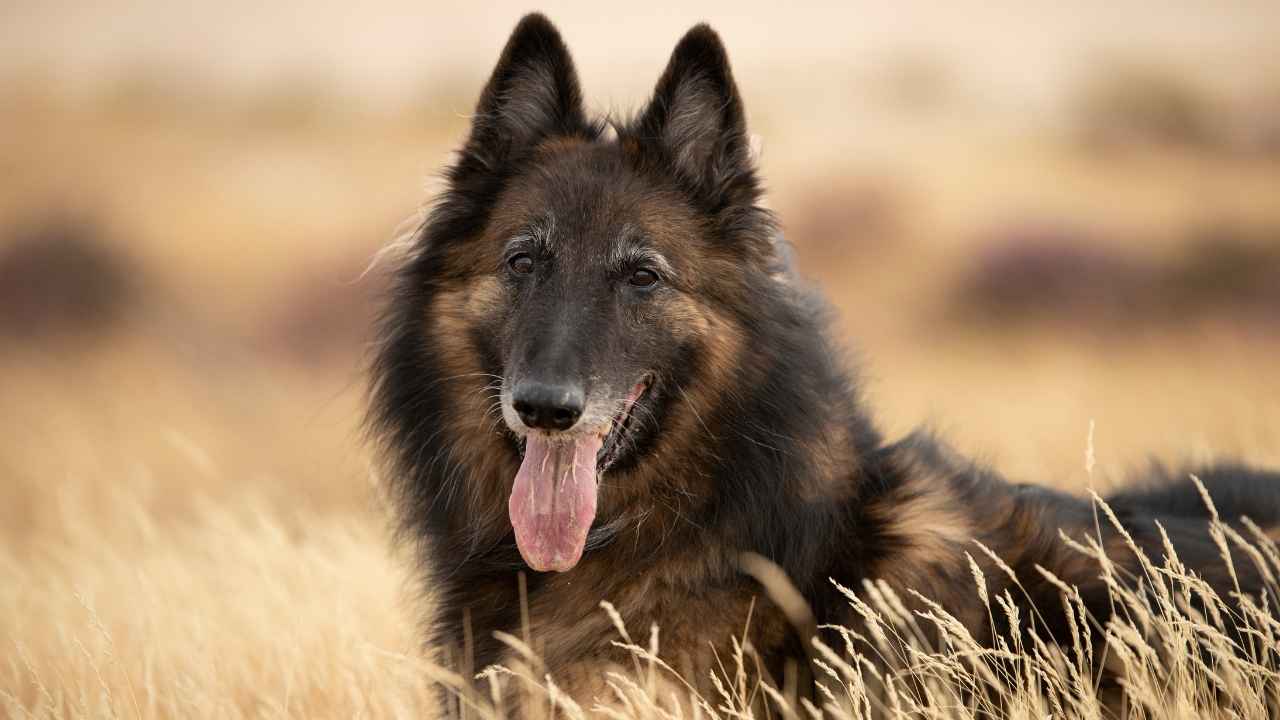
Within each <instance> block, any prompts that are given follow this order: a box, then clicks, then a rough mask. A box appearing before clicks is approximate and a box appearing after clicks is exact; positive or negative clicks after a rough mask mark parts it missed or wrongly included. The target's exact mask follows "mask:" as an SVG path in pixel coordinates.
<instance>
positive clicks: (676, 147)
mask: <svg viewBox="0 0 1280 720" xmlns="http://www.w3.org/2000/svg"><path fill="white" fill-rule="evenodd" d="M636 130H637V132H636V133H635V137H634V138H633V139H634V141H635V142H637V143H639V144H640V145H641V146H642V148H643V151H644V152H646V153H649V154H653V153H657V154H659V155H660V156H661V157H662V159H663V160H664V161H665V162H666V163H667V165H668V167H670V168H671V169H672V170H674V171H675V173H676V175H677V176H678V177H679V178H680V179H681V180H682V181H683V182H684V183H686V184H687V185H688V186H689V187H690V189H691V190H693V191H694V192H695V194H696V195H698V196H699V198H700V199H703V200H705V201H707V202H708V203H710V204H711V205H712V206H713V207H725V206H727V205H734V204H751V203H753V202H754V201H755V200H756V196H757V195H758V190H757V185H756V181H755V172H754V168H753V164H752V158H751V143H750V139H749V137H748V135H747V123H746V118H745V116H744V113H743V110H742V98H741V97H739V95H738V87H737V85H736V84H735V83H734V81H733V73H732V72H731V71H730V69H729V55H728V53H726V52H725V49H724V44H723V43H722V42H721V41H720V36H719V35H717V34H716V32H715V31H714V30H712V29H711V28H710V27H709V26H707V25H705V24H702V25H697V26H695V27H694V28H693V29H692V30H690V31H689V32H688V33H686V34H685V36H684V37H683V38H681V39H680V42H679V43H678V44H677V45H676V49H675V51H674V52H672V54H671V60H670V61H669V62H668V63H667V69H666V70H665V71H664V72H663V73H662V77H661V78H660V79H659V80H658V86H657V88H656V89H655V90H654V93H653V100H651V101H650V102H649V105H648V106H647V107H646V109H645V110H644V112H643V113H641V115H640V119H639V121H638V123H637V127H636Z"/></svg>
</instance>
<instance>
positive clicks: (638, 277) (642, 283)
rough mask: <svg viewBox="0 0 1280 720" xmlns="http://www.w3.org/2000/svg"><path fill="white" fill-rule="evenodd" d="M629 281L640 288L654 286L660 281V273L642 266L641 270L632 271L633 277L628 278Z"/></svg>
mask: <svg viewBox="0 0 1280 720" xmlns="http://www.w3.org/2000/svg"><path fill="white" fill-rule="evenodd" d="M627 282H629V283H631V284H632V285H634V286H636V287H638V288H647V287H653V286H654V285H656V284H657V283H658V273H656V272H654V271H652V270H647V269H645V268H640V269H639V270H636V271H635V272H633V273H631V277H629V278H627Z"/></svg>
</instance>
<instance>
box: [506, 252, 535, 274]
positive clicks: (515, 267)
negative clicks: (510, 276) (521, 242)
mask: <svg viewBox="0 0 1280 720" xmlns="http://www.w3.org/2000/svg"><path fill="white" fill-rule="evenodd" d="M507 266H508V267H510V268H511V272H513V273H517V274H519V275H528V274H529V273H531V272H533V258H531V257H529V255H528V254H527V253H520V254H518V255H512V256H511V259H510V260H507Z"/></svg>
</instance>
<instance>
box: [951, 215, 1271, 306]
mask: <svg viewBox="0 0 1280 720" xmlns="http://www.w3.org/2000/svg"><path fill="white" fill-rule="evenodd" d="M1180 245H1181V246H1182V247H1183V248H1184V250H1183V251H1182V252H1180V253H1178V254H1177V255H1176V256H1175V257H1174V258H1172V259H1170V260H1168V261H1165V262H1157V261H1155V260H1151V259H1144V258H1139V257H1137V256H1130V255H1126V254H1124V253H1121V252H1119V251H1117V250H1115V249H1113V246H1114V244H1113V243H1112V244H1111V246H1112V247H1108V246H1107V245H1104V244H1102V243H1100V242H1099V238H1097V237H1093V236H1090V235H1089V234H1087V233H1083V232H1081V231H1079V230H1075V229H1072V228H1070V227H1067V226H1060V225H1054V224H1044V223H1042V224H1039V225H1027V224H1024V225H1017V226H1012V227H1006V228H1000V229H997V230H996V231H993V232H991V233H988V234H987V236H986V238H985V239H984V240H983V241H982V243H981V249H980V250H979V251H978V254H977V255H976V257H975V258H974V262H973V265H972V266H971V268H970V269H969V270H968V271H967V272H965V273H964V274H963V275H962V276H961V278H960V280H959V281H958V283H957V284H956V287H955V289H954V290H953V292H952V293H951V294H950V296H949V303H948V316H949V317H950V319H952V320H958V321H967V322H973V323H977V324H982V325H987V326H991V325H1004V326H1009V327H1017V326H1020V325H1026V324H1031V323H1035V324H1044V323H1050V324H1054V325H1056V326H1059V327H1061V326H1064V325H1065V326H1076V327H1088V328H1092V329H1099V330H1114V329H1125V328H1131V327H1135V326H1163V327H1176V326H1179V325H1185V324H1187V323H1192V322H1201V321H1217V322H1227V323H1236V324H1241V323H1247V324H1249V325H1251V326H1255V327H1259V326H1260V327H1266V328H1268V329H1280V228H1273V229H1270V230H1249V229H1242V228H1239V227H1236V226H1233V225H1226V224H1224V225H1217V226H1210V227H1205V228H1198V229H1195V230H1193V231H1191V232H1189V233H1188V236H1187V237H1186V238H1183V239H1182V242H1181V243H1180Z"/></svg>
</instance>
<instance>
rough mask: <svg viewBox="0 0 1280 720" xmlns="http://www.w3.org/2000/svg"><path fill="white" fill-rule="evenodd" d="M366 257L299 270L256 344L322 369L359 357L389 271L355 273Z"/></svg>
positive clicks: (361, 267) (380, 269) (375, 270)
mask: <svg viewBox="0 0 1280 720" xmlns="http://www.w3.org/2000/svg"><path fill="white" fill-rule="evenodd" d="M368 263H369V255H368V254H361V253H355V254H352V255H351V256H348V257H345V258H343V259H341V260H338V261H334V262H331V263H324V264H320V265H319V266H316V267H311V268H304V269H301V270H300V271H299V272H297V273H295V275H296V277H297V278H298V279H297V280H296V281H295V283H294V284H293V285H292V286H291V287H288V288H286V289H285V290H284V292H283V293H282V295H281V298H280V300H279V301H278V302H277V304H276V307H275V310H274V312H272V313H270V314H269V318H268V320H267V323H266V325H265V326H264V327H263V328H262V329H261V334H260V336H259V338H258V343H257V344H258V346H259V348H260V349H261V350H262V351H264V352H266V353H268V354H269V355H272V356H275V357H278V358H281V359H283V360H285V361H287V362H290V363H294V364H298V365H302V366H308V367H323V366H328V365H330V364H333V363H337V364H349V363H351V362H355V361H359V360H360V359H361V358H363V357H364V353H365V349H366V347H367V344H368V342H369V340H370V339H371V337H372V329H373V324H374V321H375V319H376V316H377V308H378V304H379V301H380V299H381V298H382V297H383V296H384V294H385V292H386V289H387V285H388V279H389V275H388V272H387V271H386V270H385V269H382V268H375V269H374V270H372V271H369V272H365V273H363V274H362V273H361V271H362V270H364V269H365V267H366V266H367V265H368Z"/></svg>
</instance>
